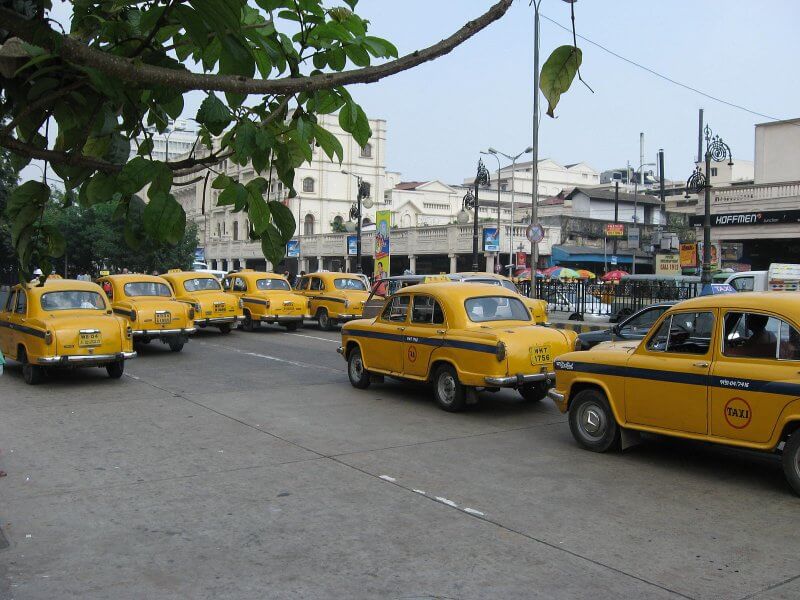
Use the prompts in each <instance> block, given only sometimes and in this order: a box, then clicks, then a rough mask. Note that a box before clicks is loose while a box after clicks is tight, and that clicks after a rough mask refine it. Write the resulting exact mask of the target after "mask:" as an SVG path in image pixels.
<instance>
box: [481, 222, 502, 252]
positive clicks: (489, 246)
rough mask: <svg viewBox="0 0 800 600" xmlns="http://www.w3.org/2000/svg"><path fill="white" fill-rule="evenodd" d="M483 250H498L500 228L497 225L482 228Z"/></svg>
mask: <svg viewBox="0 0 800 600" xmlns="http://www.w3.org/2000/svg"><path fill="white" fill-rule="evenodd" d="M483 251H484V252H500V230H499V229H497V227H484V228H483Z"/></svg>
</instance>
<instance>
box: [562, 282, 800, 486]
mask: <svg viewBox="0 0 800 600" xmlns="http://www.w3.org/2000/svg"><path fill="white" fill-rule="evenodd" d="M799 332H800V296H798V294H796V293H792V292H785V293H777V292H767V293H740V294H726V295H718V296H705V297H700V298H695V299H692V300H686V301H684V302H680V303H679V304H676V305H675V306H673V307H671V308H670V309H669V310H668V311H666V312H665V313H664V315H663V316H662V317H661V319H660V320H659V321H657V322H656V323H655V324H654V325H653V327H652V328H651V329H650V333H649V334H648V336H647V337H645V339H644V340H642V341H641V342H640V343H638V344H632V343H630V342H628V343H614V342H608V343H605V344H600V345H598V346H595V347H594V348H593V349H592V350H589V351H587V352H571V353H568V354H565V355H563V356H559V357H558V359H557V360H556V363H555V367H556V373H557V377H556V386H555V388H554V389H552V390H550V392H549V395H550V397H551V398H552V399H553V400H554V401H555V403H556V405H557V406H558V408H559V409H560V410H561V411H562V412H566V411H569V424H570V429H571V430H572V434H573V436H574V437H575V439H576V440H577V442H578V443H579V444H580V445H582V446H583V447H585V448H588V449H589V450H594V451H596V452H604V451H606V450H609V449H611V448H613V447H615V446H618V445H619V442H620V437H621V435H622V436H626V435H627V434H628V431H629V430H638V431H647V432H652V433H659V434H665V435H671V436H676V437H683V438H690V439H694V440H702V441H706V442H714V443H718V444H726V445H730V446H739V447H743V448H750V449H753V450H761V451H764V452H776V451H777V452H780V453H781V454H782V459H783V468H784V473H785V474H786V478H787V480H788V481H789V483H790V484H791V486H792V488H793V489H794V490H795V492H797V493H798V494H800V333H799Z"/></svg>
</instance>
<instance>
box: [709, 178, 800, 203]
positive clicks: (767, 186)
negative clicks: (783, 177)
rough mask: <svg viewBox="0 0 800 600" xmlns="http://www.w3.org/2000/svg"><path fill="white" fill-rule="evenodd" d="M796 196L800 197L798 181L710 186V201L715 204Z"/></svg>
mask: <svg viewBox="0 0 800 600" xmlns="http://www.w3.org/2000/svg"><path fill="white" fill-rule="evenodd" d="M798 198H800V181H787V182H781V183H761V184H758V185H737V186H731V187H724V188H712V203H713V204H715V205H726V204H738V203H743V204H747V203H751V202H766V201H770V200H779V201H780V200H790V199H798ZM752 208H756V207H752Z"/></svg>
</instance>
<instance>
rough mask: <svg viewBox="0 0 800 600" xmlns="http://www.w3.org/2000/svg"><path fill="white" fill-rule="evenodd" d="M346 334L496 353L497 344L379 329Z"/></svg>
mask: <svg viewBox="0 0 800 600" xmlns="http://www.w3.org/2000/svg"><path fill="white" fill-rule="evenodd" d="M347 335H350V336H353V337H365V338H375V339H380V340H389V341H392V342H408V343H409V344H423V345H427V346H443V347H448V348H459V349H461V350H473V351H474V352H485V353H487V354H496V353H497V346H490V345H489V344H479V343H477V342H464V341H461V340H446V339H442V338H424V337H419V336H410V335H401V334H395V333H382V332H379V331H364V330H361V329H348V330H347Z"/></svg>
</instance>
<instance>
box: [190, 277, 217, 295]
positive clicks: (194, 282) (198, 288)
mask: <svg viewBox="0 0 800 600" xmlns="http://www.w3.org/2000/svg"><path fill="white" fill-rule="evenodd" d="M183 289H185V290H186V291H187V292H206V291H210V290H213V291H215V292H216V291H219V290H221V289H222V288H221V287H220V285H219V281H218V280H217V279H216V278H215V277H195V278H194V279H187V280H186V281H184V282H183Z"/></svg>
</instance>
